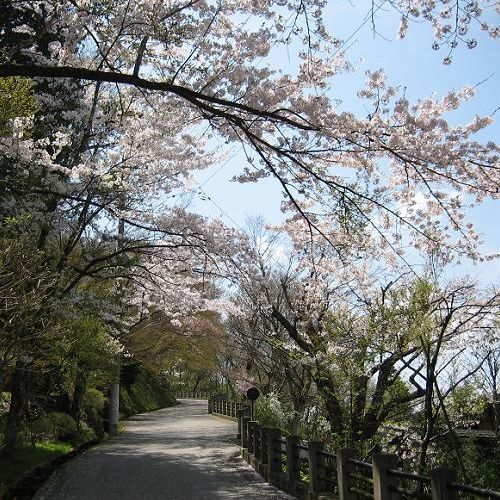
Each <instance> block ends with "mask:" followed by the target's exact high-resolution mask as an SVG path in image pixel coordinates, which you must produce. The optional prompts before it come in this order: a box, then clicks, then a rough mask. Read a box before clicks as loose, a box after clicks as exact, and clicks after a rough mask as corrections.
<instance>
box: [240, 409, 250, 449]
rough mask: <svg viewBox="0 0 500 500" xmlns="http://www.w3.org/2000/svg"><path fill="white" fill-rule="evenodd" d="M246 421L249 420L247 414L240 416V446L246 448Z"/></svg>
mask: <svg viewBox="0 0 500 500" xmlns="http://www.w3.org/2000/svg"><path fill="white" fill-rule="evenodd" d="M248 422H250V417H249V416H248V415H243V416H242V417H241V447H242V448H248Z"/></svg>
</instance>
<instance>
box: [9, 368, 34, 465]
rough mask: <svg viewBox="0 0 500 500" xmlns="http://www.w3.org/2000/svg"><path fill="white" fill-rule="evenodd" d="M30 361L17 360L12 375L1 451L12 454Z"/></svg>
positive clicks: (22, 411) (19, 421) (16, 445)
mask: <svg viewBox="0 0 500 500" xmlns="http://www.w3.org/2000/svg"><path fill="white" fill-rule="evenodd" d="M29 366H30V362H27V361H25V360H20V359H19V360H18V361H17V362H16V367H15V369H14V374H13V376H12V385H11V396H10V409H9V413H8V415H7V425H6V426H5V448H4V450H3V453H4V454H6V455H9V456H14V455H15V453H16V450H17V448H18V444H19V442H18V440H19V430H20V426H21V422H22V419H23V415H24V410H25V406H26V401H27V395H28V384H29V373H30V372H29Z"/></svg>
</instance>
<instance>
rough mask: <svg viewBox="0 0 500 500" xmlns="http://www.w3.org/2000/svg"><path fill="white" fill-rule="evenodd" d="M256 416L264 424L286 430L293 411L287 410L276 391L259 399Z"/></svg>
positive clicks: (255, 409)
mask: <svg viewBox="0 0 500 500" xmlns="http://www.w3.org/2000/svg"><path fill="white" fill-rule="evenodd" d="M254 417H255V420H258V421H259V422H260V423H261V424H262V425H268V426H271V427H278V428H279V429H283V430H285V431H286V430H287V428H288V424H289V422H290V421H291V419H292V417H293V412H291V411H289V410H287V409H286V408H285V407H284V405H283V404H282V403H281V401H280V400H279V399H278V396H277V395H276V394H275V393H274V392H271V393H269V394H266V395H263V396H261V397H260V398H259V399H258V400H257V402H256V403H255V408H254Z"/></svg>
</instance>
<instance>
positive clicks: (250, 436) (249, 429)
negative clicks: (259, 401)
mask: <svg viewBox="0 0 500 500" xmlns="http://www.w3.org/2000/svg"><path fill="white" fill-rule="evenodd" d="M257 424H258V422H257V421H256V420H249V421H248V423H247V448H248V453H253V452H254V445H255V441H254V437H253V435H254V430H255V426H256V425H257Z"/></svg>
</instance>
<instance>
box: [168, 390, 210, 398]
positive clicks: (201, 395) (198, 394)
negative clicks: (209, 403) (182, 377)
mask: <svg viewBox="0 0 500 500" xmlns="http://www.w3.org/2000/svg"><path fill="white" fill-rule="evenodd" d="M175 397H176V398H177V399H210V398H211V396H210V394H205V393H203V392H177V393H176V394H175Z"/></svg>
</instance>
